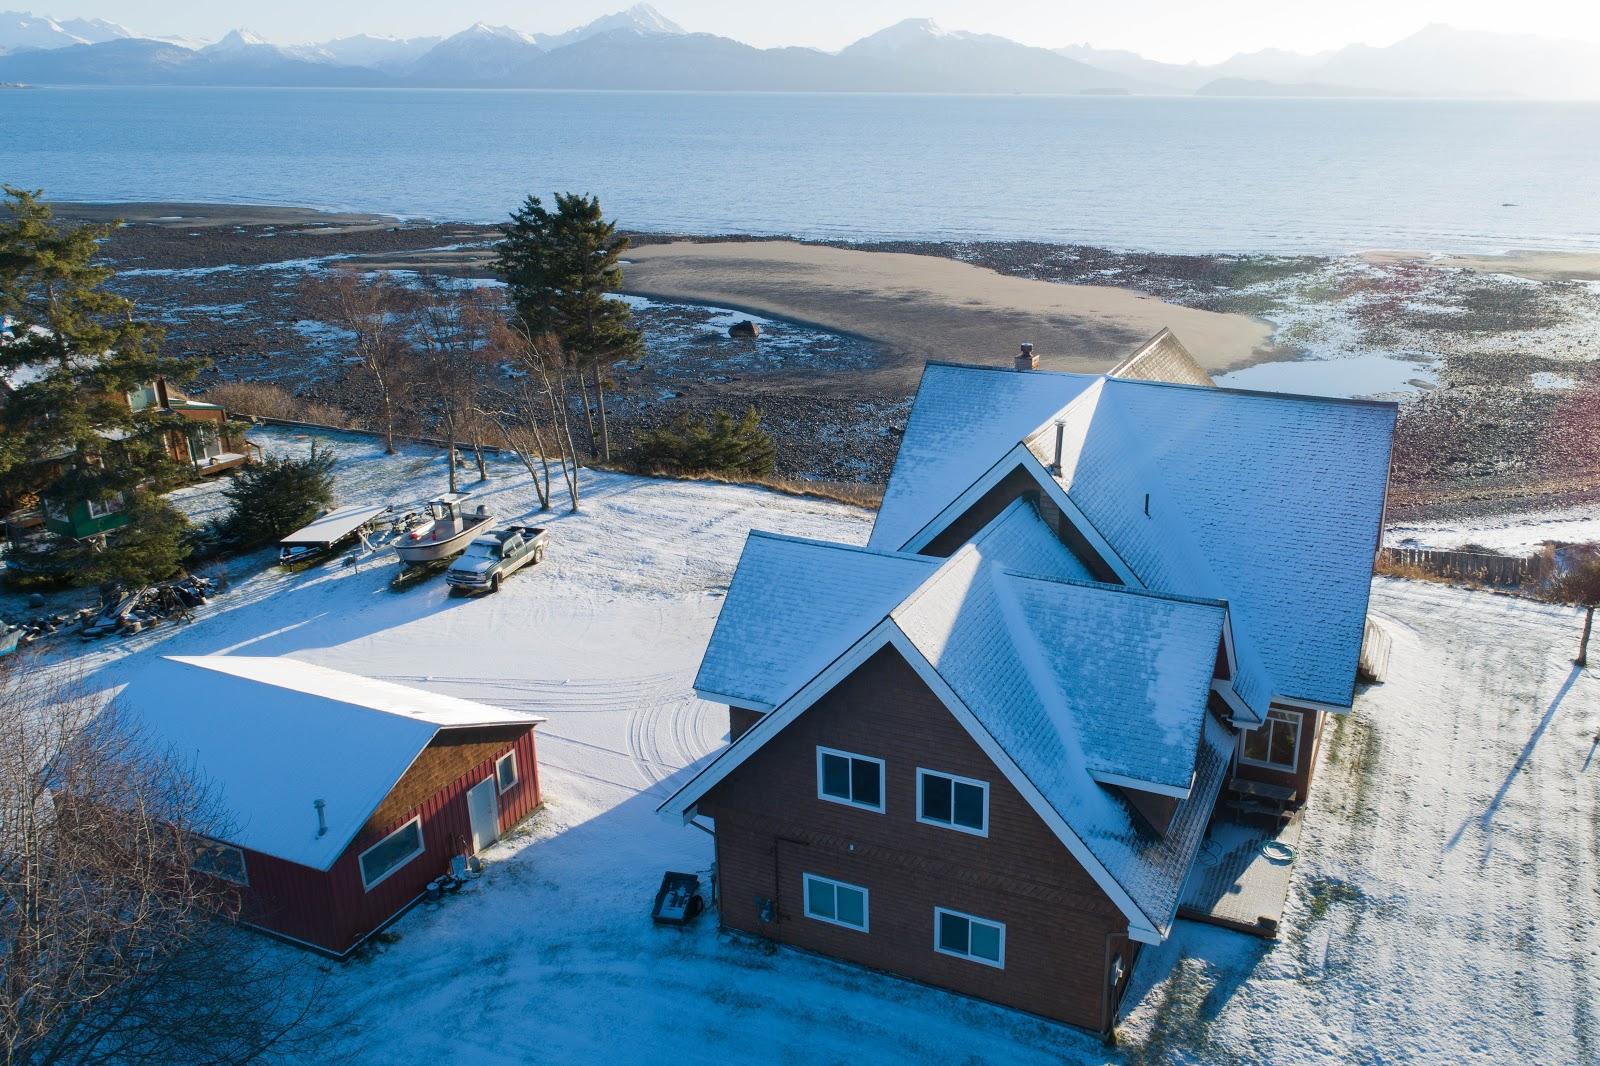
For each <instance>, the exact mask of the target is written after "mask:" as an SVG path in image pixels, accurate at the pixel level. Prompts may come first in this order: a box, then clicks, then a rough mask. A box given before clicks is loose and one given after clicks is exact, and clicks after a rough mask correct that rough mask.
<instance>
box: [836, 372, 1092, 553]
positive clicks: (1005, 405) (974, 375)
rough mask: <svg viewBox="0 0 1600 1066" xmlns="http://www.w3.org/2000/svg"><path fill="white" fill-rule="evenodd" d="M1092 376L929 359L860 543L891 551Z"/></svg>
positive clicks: (912, 534) (1044, 419)
mask: <svg viewBox="0 0 1600 1066" xmlns="http://www.w3.org/2000/svg"><path fill="white" fill-rule="evenodd" d="M1096 380H1097V379H1095V378H1093V377H1088V376H1084V375H1081V374H1040V373H1038V372H1017V371H1011V370H994V369H992V368H977V367H964V366H955V365H952V364H946V363H929V364H928V368H927V370H925V371H924V372H923V375H922V384H921V385H920V386H918V388H917V396H916V400H915V401H914V402H913V404H912V407H911V416H910V418H909V419H908V420H907V422H906V431H905V436H904V437H903V438H902V439H901V442H900V453H899V455H898V456H897V457H896V459H895V463H894V470H893V472H892V473H891V474H890V475H889V485H888V487H887V488H886V489H885V490H884V494H883V503H882V504H881V505H880V506H879V507H878V518H877V521H876V522H874V523H873V526H872V537H871V539H870V540H869V541H868V545H869V546H870V547H873V548H878V549H881V550H884V551H895V550H898V549H900V548H902V547H904V546H905V545H906V543H907V542H908V541H910V540H911V538H912V537H914V536H915V535H916V534H917V533H918V532H919V531H920V530H921V529H922V527H923V526H924V525H926V524H927V523H928V522H929V521H931V520H932V519H933V518H934V517H935V516H936V515H938V513H939V512H940V511H941V510H943V509H944V507H945V505H946V504H948V503H949V502H950V501H951V500H952V499H954V498H955V497H956V496H957V495H959V494H960V493H961V491H962V490H963V489H965V488H966V487H967V486H968V485H971V484H972V483H973V482H974V481H977V480H978V479H979V478H980V477H982V476H983V474H984V472H985V471H987V470H988V469H989V468H990V467H991V466H993V465H994V464H995V463H996V462H998V461H999V460H1000V458H1001V456H1003V455H1004V454H1005V453H1006V451H1007V450H1008V449H1010V448H1011V447H1012V446H1013V445H1015V444H1016V443H1017V442H1018V441H1020V440H1022V439H1023V438H1025V437H1027V436H1029V435H1030V434H1031V433H1033V431H1034V430H1036V429H1038V428H1039V427H1040V426H1042V425H1044V424H1045V423H1046V422H1048V421H1050V420H1051V419H1052V418H1053V417H1054V416H1055V414H1056V412H1058V411H1060V410H1061V409H1062V408H1063V407H1065V406H1066V405H1067V404H1068V403H1070V402H1071V401H1072V400H1073V399H1074V398H1075V397H1076V396H1077V395H1078V394H1079V393H1081V392H1082V391H1083V390H1084V389H1087V388H1088V387H1089V386H1090V385H1092V384H1093V383H1094V382H1095V381H1096Z"/></svg>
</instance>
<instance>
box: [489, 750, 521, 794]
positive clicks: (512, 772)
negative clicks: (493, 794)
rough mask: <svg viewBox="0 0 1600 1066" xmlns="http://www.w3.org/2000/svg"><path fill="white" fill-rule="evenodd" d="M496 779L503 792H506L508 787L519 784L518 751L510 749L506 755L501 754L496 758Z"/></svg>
mask: <svg viewBox="0 0 1600 1066" xmlns="http://www.w3.org/2000/svg"><path fill="white" fill-rule="evenodd" d="M494 779H495V782H496V783H497V784H498V785H499V788H500V791H501V792H504V791H506V790H507V789H511V788H515V787H516V786H517V753H516V752H514V751H508V752H506V753H505V754H504V755H502V756H500V758H498V759H496V760H495V763H494Z"/></svg>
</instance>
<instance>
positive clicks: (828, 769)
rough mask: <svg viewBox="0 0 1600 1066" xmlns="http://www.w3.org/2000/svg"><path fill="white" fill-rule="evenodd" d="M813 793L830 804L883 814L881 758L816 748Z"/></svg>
mask: <svg viewBox="0 0 1600 1066" xmlns="http://www.w3.org/2000/svg"><path fill="white" fill-rule="evenodd" d="M817 795H818V796H819V797H821V798H822V799H825V800H828V801H829V802H831V803H843V804H846V805H848V806H851V807H860V808H862V809H863V810H868V811H877V812H878V813H880V814H881V813H883V760H882V759H874V758H873V757H872V756H870V755H852V754H851V753H850V752H848V751H835V750H834V749H832V748H818V749H817Z"/></svg>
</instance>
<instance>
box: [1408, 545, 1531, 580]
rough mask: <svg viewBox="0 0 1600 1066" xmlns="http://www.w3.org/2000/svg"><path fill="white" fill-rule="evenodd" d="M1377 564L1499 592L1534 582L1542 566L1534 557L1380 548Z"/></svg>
mask: <svg viewBox="0 0 1600 1066" xmlns="http://www.w3.org/2000/svg"><path fill="white" fill-rule="evenodd" d="M1378 561H1379V564H1380V565H1381V566H1384V567H1415V568H1416V569H1418V570H1423V571H1426V572H1427V573H1430V574H1435V575H1437V576H1439V577H1448V578H1454V579H1456V580H1460V581H1471V582H1474V583H1476V584H1480V585H1497V586H1500V587H1502V588H1511V587H1516V586H1520V585H1527V584H1533V583H1535V582H1537V581H1538V580H1539V578H1540V571H1541V568H1542V564H1543V562H1544V560H1543V559H1542V558H1541V557H1539V556H1537V555H1483V554H1479V553H1477V552H1452V551H1435V550H1433V549H1430V548H1384V549H1383V551H1382V552H1380V553H1379V555H1378Z"/></svg>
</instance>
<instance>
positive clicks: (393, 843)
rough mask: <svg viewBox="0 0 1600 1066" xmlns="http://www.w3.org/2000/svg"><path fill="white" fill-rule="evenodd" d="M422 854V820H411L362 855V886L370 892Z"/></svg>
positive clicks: (417, 818)
mask: <svg viewBox="0 0 1600 1066" xmlns="http://www.w3.org/2000/svg"><path fill="white" fill-rule="evenodd" d="M421 854H422V818H421V817H420V816H419V817H416V818H413V819H411V821H409V822H407V823H406V824H405V825H403V826H401V827H400V828H399V829H396V830H395V831H394V832H392V833H390V834H389V835H388V836H386V837H384V838H383V839H382V840H380V841H378V842H377V843H376V844H374V845H372V847H370V848H368V849H367V850H366V851H363V852H362V853H361V884H362V886H363V887H364V888H366V889H367V890H368V891H369V892H370V891H371V890H372V889H373V888H375V887H376V886H377V885H378V883H379V882H381V881H383V880H384V879H385V878H387V877H389V876H390V875H392V874H393V873H394V872H395V871H396V870H398V869H400V867H402V866H404V865H405V864H406V863H408V862H410V861H411V860H412V859H414V858H416V857H417V856H418V855H421Z"/></svg>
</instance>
